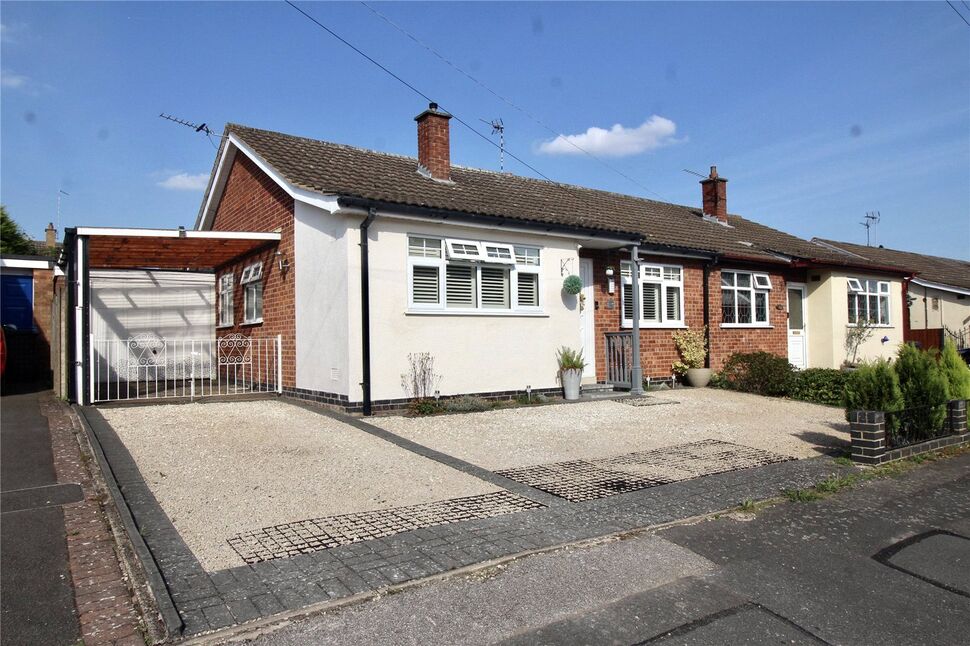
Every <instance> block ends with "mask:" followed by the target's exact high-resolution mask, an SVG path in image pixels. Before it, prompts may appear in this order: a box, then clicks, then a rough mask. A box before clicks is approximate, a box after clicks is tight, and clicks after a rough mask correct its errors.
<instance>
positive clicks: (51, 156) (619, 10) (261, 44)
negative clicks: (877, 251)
mask: <svg viewBox="0 0 970 646" xmlns="http://www.w3.org/2000/svg"><path fill="white" fill-rule="evenodd" d="M956 5H957V6H958V7H961V9H962V8H963V7H962V6H961V5H960V3H956ZM301 6H303V7H304V8H305V9H306V10H307V11H308V12H310V13H311V14H313V15H314V16H315V17H317V18H318V19H319V20H320V21H321V22H323V23H324V24H326V25H328V26H329V27H330V28H331V29H333V30H334V31H336V32H338V33H340V34H341V35H343V36H344V37H345V38H347V39H348V40H350V41H352V42H353V43H355V44H356V45H357V46H359V47H360V48H362V49H364V50H365V51H367V52H368V53H369V54H371V55H372V56H373V57H374V58H376V59H377V60H379V61H381V62H383V63H385V64H386V65H388V66H389V67H390V68H391V69H392V70H394V71H395V72H397V73H399V74H400V75H401V76H403V77H405V78H406V79H407V80H408V81H410V82H411V83H413V84H414V85H416V86H417V87H418V88H419V89H420V90H422V91H423V92H424V93H426V94H428V95H430V96H432V97H433V98H435V99H436V100H437V101H438V102H439V103H440V104H441V105H442V106H443V107H444V108H446V109H448V110H450V111H452V112H454V113H455V114H457V115H459V116H461V117H462V118H464V119H465V120H466V121H469V122H472V123H476V124H478V125H479V126H481V130H482V131H483V132H486V133H487V132H488V128H487V127H486V126H485V125H484V124H481V123H479V122H478V119H480V118H481V119H492V118H495V117H501V118H502V119H503V120H504V123H505V126H506V139H507V145H508V148H509V150H511V151H512V152H514V153H515V154H516V155H518V156H520V157H522V158H523V159H524V160H525V161H527V162H528V163H529V164H531V165H532V166H534V167H535V168H537V169H539V170H540V171H542V173H544V174H545V175H548V176H549V177H552V178H554V179H556V180H559V181H564V182H571V183H577V184H582V185H586V186H592V187H597V188H603V189H607V190H613V191H619V192H624V193H631V194H636V195H643V196H645V197H653V198H656V197H657V196H658V195H659V196H660V197H661V198H663V199H665V200H667V201H672V202H677V203H683V204H693V205H696V204H698V203H699V201H700V189H699V187H698V185H697V179H698V178H696V177H694V176H692V175H689V174H687V173H684V172H682V169H684V168H687V169H691V170H694V171H698V172H702V173H706V172H707V170H708V167H709V166H710V165H712V164H716V165H717V166H718V169H719V171H720V173H721V175H722V176H725V177H727V178H728V179H729V180H730V183H729V184H728V200H729V209H730V210H731V211H732V212H734V213H738V214H741V215H744V216H746V217H749V218H752V219H755V220H757V221H760V222H762V223H764V224H767V225H769V226H773V227H776V228H780V229H783V230H785V231H788V232H791V233H793V234H796V235H799V236H802V237H811V236H820V237H828V238H835V239H843V240H848V241H854V242H863V243H864V242H865V231H864V229H863V228H862V227H861V226H860V225H859V224H858V223H859V222H860V221H861V220H862V218H863V216H864V214H865V213H866V211H871V210H878V211H880V212H881V214H882V222H881V224H880V225H879V226H878V227H877V229H876V231H875V234H874V237H875V241H876V242H878V243H881V244H885V245H886V246H889V247H896V248H904V249H910V250H913V251H918V252H924V253H932V254H939V255H947V256H951V257H960V258H965V259H970V27H968V26H967V25H966V24H964V23H963V22H962V21H961V20H960V18H959V17H958V16H957V15H956V14H955V13H954V11H953V10H952V9H951V8H950V7H949V6H947V5H946V4H945V3H943V2H932V3H855V4H853V3H804V4H803V3H758V4H754V3H751V4H748V3H679V4H667V3H642V4H635V3H618V4H586V3H568V4H558V3H467V4H452V3H411V4H390V3H374V4H373V5H372V6H373V7H375V8H376V9H378V10H379V11H381V12H382V13H384V14H385V15H387V16H388V17H389V18H390V19H392V20H393V21H394V22H396V23H398V24H399V25H401V26H402V27H404V28H406V29H407V30H408V31H410V32H411V33H412V34H414V35H415V36H416V37H417V38H419V39H421V40H423V41H425V42H427V43H430V44H432V45H433V46H434V47H435V48H436V49H437V50H438V51H439V52H440V53H442V54H443V55H445V56H446V57H447V58H449V59H450V60H451V61H452V62H453V63H454V64H455V65H457V66H459V67H461V68H462V69H464V70H466V71H467V72H469V73H470V74H472V75H474V76H475V77H477V78H478V79H480V80H481V81H482V82H483V83H485V84H486V85H488V86H489V87H491V88H492V89H493V90H495V91H496V92H498V93H499V94H502V95H503V96H506V97H508V98H510V99H512V100H513V101H514V102H515V103H516V104H517V105H519V106H521V107H523V108H525V109H526V110H528V111H529V112H530V113H532V114H533V115H535V116H538V117H539V118H540V119H541V120H542V121H543V122H545V123H547V124H548V125H550V126H552V127H553V128H554V129H555V130H556V132H561V133H564V134H566V135H570V136H573V135H575V136H578V138H577V139H574V140H573V141H575V142H577V143H579V144H580V145H581V146H583V147H586V148H589V149H591V150H595V151H596V152H597V154H599V155H601V156H602V157H603V159H605V160H606V161H607V162H608V163H609V164H610V165H613V166H615V167H616V168H618V169H620V170H621V171H622V172H623V173H625V174H627V175H629V176H631V177H633V178H635V179H636V181H637V183H633V182H630V181H629V180H628V179H625V178H624V177H622V176H620V175H618V174H616V173H614V172H612V171H610V170H608V169H607V168H605V167H604V166H603V165H601V164H600V163H598V162H597V161H595V160H593V159H590V158H589V157H586V156H585V155H581V154H580V155H573V154H567V153H569V152H572V151H574V149H572V148H571V146H569V145H568V144H563V142H561V141H559V142H556V141H553V139H554V137H553V135H551V134H550V133H549V132H547V131H546V130H544V129H543V128H542V127H541V126H539V125H537V124H536V123H535V122H533V121H532V120H530V119H529V118H528V117H526V116H525V115H523V114H522V113H521V112H519V111H517V110H515V109H514V108H512V107H509V106H508V105H506V104H505V103H503V102H502V101H501V100H499V99H498V98H496V97H495V96H493V95H492V94H490V93H488V92H487V91H486V90H483V89H482V88H481V87H479V86H477V85H475V84H474V83H472V82H471V81H469V80H468V79H467V78H465V77H463V76H461V75H460V74H459V73H457V72H456V71H455V70H453V69H452V68H451V67H449V66H448V65H447V64H445V63H443V62H442V61H440V60H439V59H438V58H436V57H435V56H434V55H432V54H431V53H429V52H427V51H426V50H424V49H422V48H421V47H420V46H418V45H416V44H415V43H414V42H413V41H411V40H410V39H408V38H407V37H406V36H404V35H403V34H401V33H400V32H399V31H397V30H395V29H394V28H393V27H391V26H390V25H388V24H387V23H386V22H384V21H382V20H381V19H380V18H379V17H377V16H375V15H374V14H373V13H371V12H370V11H369V10H368V9H367V8H366V7H365V6H363V5H361V4H359V3H341V4H329V3H305V4H304V3H301ZM966 15H967V17H968V20H970V11H967V13H966ZM0 21H2V24H3V30H2V68H3V78H2V87H0V91H2V101H0V108H2V113H0V116H2V122H0V125H2V129H0V130H2V131H0V135H2V143H0V163H2V166H0V193H2V194H0V199H2V201H3V203H4V204H6V205H7V207H8V209H9V211H10V212H11V214H12V215H13V216H14V217H15V218H16V219H17V220H18V221H20V222H21V223H22V224H23V225H24V226H25V228H26V229H27V230H28V232H29V233H31V234H32V235H34V236H37V237H40V236H41V235H42V231H43V228H44V226H45V225H46V223H47V222H48V221H50V220H53V219H54V217H55V208H56V196H57V192H58V190H64V191H67V192H68V193H70V197H67V198H64V201H63V204H62V220H61V224H62V226H74V225H82V224H83V225H115V226H152V227H155V226H158V227H174V226H178V225H186V226H191V225H192V223H193V221H194V218H195V215H196V213H197V211H198V208H199V203H200V201H201V196H202V189H201V188H199V185H200V183H201V180H200V177H205V176H207V174H208V172H209V170H210V168H211V166H212V162H213V159H214V153H215V151H214V150H213V148H212V146H211V144H210V143H209V141H208V140H207V139H206V138H205V137H203V136H201V135H198V134H195V133H194V132H192V131H191V130H190V129H188V128H183V127H181V126H177V125H174V124H172V123H168V122H165V121H163V120H161V119H159V118H158V116H157V115H158V114H159V113H160V112H167V113H172V114H175V115H178V116H180V117H183V118H185V119H188V120H192V121H196V122H201V121H205V122H207V123H208V124H209V125H210V127H212V128H213V129H214V130H216V131H219V130H220V129H221V127H222V125H223V124H224V123H225V122H227V121H235V122H238V123H243V124H247V125H252V126H256V127H261V128H268V129H274V130H280V131H283V132H288V133H292V134H298V135H303V136H308V137H314V138H321V139H326V140H330V141H336V142H341V143H346V144H351V145H356V146H362V147H367V148H373V149H376V150H381V151H387V152H394V153H401V154H408V155H414V154H415V151H416V136H415V124H414V122H413V120H412V118H413V117H414V116H415V115H416V114H417V113H418V112H420V111H421V110H422V109H423V108H424V107H425V103H426V102H425V101H424V100H423V99H421V98H420V97H418V96H416V95H415V94H413V93H412V92H411V91H410V90H408V89H406V88H404V87H403V86H401V85H400V84H398V83H397V81H394V80H393V79H391V78H390V77H388V76H387V75H385V74H384V73H383V72H381V71H380V70H378V69H377V68H375V67H373V66H372V65H371V64H370V63H368V62H366V61H365V60H363V59H362V58H360V57H359V56H358V55H357V54H355V53H353V52H352V51H351V50H349V49H347V48H346V47H345V46H344V45H342V44H340V43H339V42H337V41H336V40H334V39H333V38H332V37H331V36H329V35H327V34H326V33H325V32H323V31H322V30H321V29H319V28H318V27H316V26H314V25H313V24H312V23H310V22H309V21H307V20H306V18H304V17H302V16H301V15H300V14H298V13H297V12H296V11H294V10H293V9H292V8H290V7H289V6H287V5H285V4H283V3H193V2H185V3H103V4H102V3H69V4H61V3H20V2H18V3H11V2H4V3H2V5H0ZM617 124H618V125H617ZM590 128H600V129H602V131H595V130H594V131H592V132H589V130H590ZM452 159H453V161H454V162H455V163H460V164H462V165H466V166H475V167H482V168H490V169H497V167H498V153H497V151H496V150H495V149H494V148H493V147H491V146H490V145H488V144H487V143H486V142H484V141H482V140H481V139H479V138H478V137H477V136H475V135H474V134H472V133H470V132H468V131H467V130H465V129H464V128H463V127H462V126H460V125H459V124H457V123H455V122H453V128H452ZM507 168H508V169H509V170H511V171H512V172H515V173H520V174H530V171H529V170H528V169H526V168H524V167H522V166H520V165H518V164H516V163H515V162H514V161H511V160H507ZM643 187H646V189H649V191H650V192H647V190H645V189H644V188H643Z"/></svg>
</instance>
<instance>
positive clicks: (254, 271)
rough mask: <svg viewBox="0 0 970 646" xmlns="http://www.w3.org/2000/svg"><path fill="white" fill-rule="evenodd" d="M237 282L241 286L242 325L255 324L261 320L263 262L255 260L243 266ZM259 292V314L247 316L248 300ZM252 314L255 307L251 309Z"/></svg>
mask: <svg viewBox="0 0 970 646" xmlns="http://www.w3.org/2000/svg"><path fill="white" fill-rule="evenodd" d="M239 284H240V285H242V288H243V322H242V324H243V325H257V324H259V323H262V322H263V305H264V300H265V294H264V293H263V287H264V286H263V263H262V262H255V263H253V264H251V265H247V266H246V267H245V268H243V271H242V278H241V279H240V280H239ZM257 291H258V292H259V316H254V317H253V318H250V317H249V302H250V300H251V299H253V298H255V295H256V292H257ZM253 313H254V314H256V312H255V308H254V311H253Z"/></svg>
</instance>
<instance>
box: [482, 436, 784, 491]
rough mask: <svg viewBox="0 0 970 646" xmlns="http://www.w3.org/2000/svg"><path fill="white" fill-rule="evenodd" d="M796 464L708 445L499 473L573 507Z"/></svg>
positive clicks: (727, 445) (778, 457)
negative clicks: (640, 491)
mask: <svg viewBox="0 0 970 646" xmlns="http://www.w3.org/2000/svg"><path fill="white" fill-rule="evenodd" d="M793 459H794V458H790V457H787V456H783V455H778V454H776V453H771V452H769V451H763V450H761V449H754V448H751V447H748V446H741V445H739V444H731V443H730V442H721V441H719V440H702V441H700V442H692V443H690V444H681V445H678V446H668V447H664V448H660V449H652V450H649V451H638V452H636V453H628V454H626V455H620V456H616V457H611V458H601V459H598V460H573V461H570V462H556V463H553V464H542V465H538V466H532V467H520V468H516V469H507V470H504V471H498V472H497V473H498V474H499V475H502V476H505V477H506V478H510V479H512V480H515V481H517V482H521V483H523V484H527V485H529V486H530V487H535V488H536V489H541V490H542V491H546V492H548V493H551V494H553V495H555V496H559V497H560V498H565V499H566V500H569V501H571V502H581V501H584V500H595V499H597V498H605V497H607V496H613V495H616V494H618V493H626V492H628V491H637V490H638V489H646V488H648V487H656V486H658V485H662V484H669V483H671V482H678V481H681V480H691V479H693V478H699V477H701V476H706V475H713V474H715V473H724V472H727V471H738V470H741V469H750V468H752V467H758V466H763V465H766V464H773V463H775V462H787V461H789V460H793Z"/></svg>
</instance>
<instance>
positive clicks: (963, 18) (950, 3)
mask: <svg viewBox="0 0 970 646" xmlns="http://www.w3.org/2000/svg"><path fill="white" fill-rule="evenodd" d="M946 3H947V4H948V5H950V9H953V11H955V12H956V14H957V15H958V16H960V20H962V21H963V22H965V23H967V27H970V20H967V17H966V16H964V15H963V14H962V13H960V10H959V9H957V8H956V7H955V6H953V3H952V2H950V0H946ZM963 4H964V5H966V4H967V3H966V2H964V3H963Z"/></svg>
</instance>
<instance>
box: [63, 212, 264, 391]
mask: <svg viewBox="0 0 970 646" xmlns="http://www.w3.org/2000/svg"><path fill="white" fill-rule="evenodd" d="M280 237H281V236H280V233H278V232H265V233H264V232H249V231H245V232H244V231H187V230H185V229H184V228H178V229H137V228H101V227H78V228H75V229H68V230H66V231H65V238H64V252H63V255H62V257H61V258H60V260H59V264H60V265H61V266H62V267H63V268H64V272H65V274H66V277H67V284H66V292H67V299H66V300H67V307H66V310H65V311H62V312H61V313H60V315H61V316H65V317H66V318H67V327H68V334H67V337H68V339H69V343H68V348H67V355H68V356H67V359H68V361H67V362H66V363H65V365H66V366H67V367H66V368H64V369H65V370H67V372H68V374H67V379H68V384H69V385H68V393H69V397H70V399H71V400H72V401H75V402H77V403H80V404H91V403H96V402H101V401H107V400H117V399H144V398H151V399H155V398H163V397H192V398H194V397H201V396H208V395H231V394H242V393H251V392H278V390H279V388H280V386H281V379H280V375H279V370H280V360H279V353H280V345H281V340H280V339H279V338H278V337H272V338H261V337H258V336H257V335H246V336H244V335H240V334H223V335H220V336H218V338H217V334H216V327H215V306H216V304H215V302H214V301H215V299H214V291H213V289H214V271H215V270H216V269H217V268H218V267H221V266H223V265H225V264H227V263H230V262H232V261H233V260H235V259H237V258H239V257H241V256H246V255H248V254H252V253H253V252H256V251H259V250H261V249H264V248H265V247H267V246H272V245H276V244H278V243H279V241H280ZM107 277H110V279H111V281H112V282H111V283H110V286H109V287H110V292H111V294H113V296H114V298H112V299H101V298H99V292H98V284H99V283H98V281H99V280H101V281H104V280H107ZM101 284H102V285H104V284H105V283H104V282H102V283H101ZM172 294H182V296H181V297H179V298H176V299H175V301H176V302H174V303H173V302H172V299H171V298H167V299H166V298H162V296H164V295H169V296H171V295H172ZM185 294H189V295H191V296H192V299H193V300H192V301H191V302H192V305H191V307H189V306H186V305H185V302H186V297H185ZM187 308H189V309H192V311H193V312H194V314H195V316H194V320H190V319H192V318H193V317H192V312H187V311H186V310H187ZM121 312H127V313H129V314H130V313H131V312H138V313H139V314H144V313H145V312H150V313H152V315H153V316H156V317H164V318H166V320H167V324H166V325H165V326H161V325H159V324H152V325H148V326H145V327H144V328H139V329H138V330H137V334H133V333H131V330H129V329H128V328H127V327H126V326H124V325H122V324H120V323H119V322H118V321H119V320H120V319H121V317H120V313H121ZM93 323H97V325H95V326H93ZM105 330H110V331H111V333H110V334H107V333H106V332H105ZM172 330H176V331H181V332H183V334H176V333H174V332H172ZM184 332H190V334H184Z"/></svg>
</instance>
